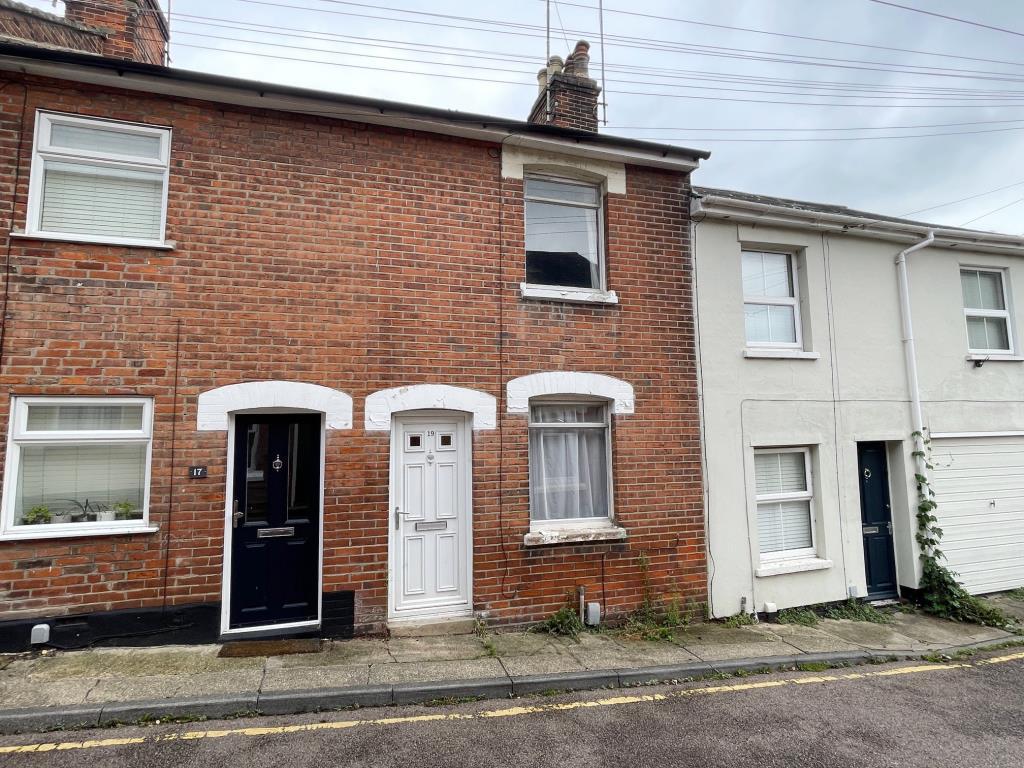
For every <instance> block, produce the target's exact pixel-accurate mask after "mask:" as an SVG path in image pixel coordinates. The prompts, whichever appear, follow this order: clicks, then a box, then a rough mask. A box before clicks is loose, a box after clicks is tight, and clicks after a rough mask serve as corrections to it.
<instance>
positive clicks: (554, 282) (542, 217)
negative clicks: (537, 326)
mask: <svg viewBox="0 0 1024 768" xmlns="http://www.w3.org/2000/svg"><path fill="white" fill-rule="evenodd" d="M525 184H526V201H525V209H526V283H527V284H528V285H551V286H565V287H570V288H591V289H595V290H603V289H604V244H603V242H602V240H603V238H602V229H603V227H602V218H603V217H602V207H603V206H602V203H603V200H602V193H601V187H600V186H599V185H596V184H587V183H585V182H578V181H568V180H565V179H556V178H551V177H546V176H527V177H526V178H525Z"/></svg>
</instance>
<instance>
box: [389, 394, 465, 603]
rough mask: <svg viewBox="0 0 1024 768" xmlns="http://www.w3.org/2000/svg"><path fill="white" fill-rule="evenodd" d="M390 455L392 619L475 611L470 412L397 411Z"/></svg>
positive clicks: (390, 588)
mask: <svg viewBox="0 0 1024 768" xmlns="http://www.w3.org/2000/svg"><path fill="white" fill-rule="evenodd" d="M391 434H392V454H391V510H390V515H389V517H390V520H389V525H390V528H391V546H390V550H391V552H390V561H391V579H390V585H389V590H388V591H389V593H390V598H389V603H390V605H389V611H388V614H389V618H391V619H402V618H409V619H416V620H422V619H431V618H448V617H457V616H467V615H470V614H471V613H472V609H473V604H472V595H471V586H470V585H471V578H472V566H471V561H472V540H473V532H472V527H471V515H470V510H471V509H472V505H471V501H470V490H471V487H472V486H471V483H472V455H471V445H470V434H471V433H470V430H469V426H468V419H467V417H465V416H463V415H462V414H457V413H453V412H450V411H447V412H446V411H434V412H429V413H424V412H418V413H407V414H396V416H395V421H394V424H393V425H392V432H391Z"/></svg>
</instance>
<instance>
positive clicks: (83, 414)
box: [25, 404, 145, 432]
mask: <svg viewBox="0 0 1024 768" xmlns="http://www.w3.org/2000/svg"><path fill="white" fill-rule="evenodd" d="M27 410H28V418H27V419H26V422H25V429H26V430H27V431H29V432H72V431H82V430H85V431H107V430H140V429H142V428H143V425H144V419H145V407H144V406H142V405H41V404H40V405H30V406H28V409H27Z"/></svg>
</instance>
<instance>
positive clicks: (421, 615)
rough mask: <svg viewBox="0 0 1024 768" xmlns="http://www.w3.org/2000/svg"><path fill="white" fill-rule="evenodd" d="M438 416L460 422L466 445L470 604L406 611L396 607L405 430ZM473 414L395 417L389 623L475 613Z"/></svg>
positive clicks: (403, 414) (390, 475) (431, 412)
mask: <svg viewBox="0 0 1024 768" xmlns="http://www.w3.org/2000/svg"><path fill="white" fill-rule="evenodd" d="M437 419H455V420H456V421H458V422H459V426H458V437H459V441H460V443H459V444H460V446H465V447H466V453H465V455H464V458H462V459H461V465H462V466H461V467H460V468H459V474H460V481H461V484H462V492H463V494H464V496H463V498H464V499H465V500H466V501H465V503H464V504H463V505H461V506H462V508H461V509H460V510H459V512H460V515H462V516H463V519H461V520H460V523H461V524H462V526H463V529H462V530H463V534H464V535H463V538H464V543H463V547H464V548H465V557H466V574H465V579H466V585H465V587H466V604H465V606H462V605H461V604H460V605H457V606H443V607H441V608H423V609H420V610H412V611H402V612H401V613H398V612H397V611H396V610H395V604H396V597H397V595H396V586H397V584H398V583H399V581H398V579H399V567H400V552H401V548H400V547H399V546H398V545H399V544H401V531H400V530H397V529H396V528H395V519H394V510H395V506H396V505H397V504H398V503H399V500H398V497H397V494H396V491H397V489H398V482H397V479H398V470H399V466H400V462H401V456H402V446H403V436H402V435H403V431H402V428H403V426H405V425H406V424H414V423H422V424H429V423H431V422H432V421H434V420H437ZM471 423H472V414H469V413H466V412H464V411H454V410H429V411H400V412H396V413H395V414H394V415H393V416H392V419H391V451H390V468H389V470H388V509H387V525H388V624H390V625H396V624H402V623H406V622H408V623H413V624H423V623H430V622H434V621H436V622H442V621H448V620H452V619H460V618H466V617H469V616H472V615H473V440H472V435H473V431H472V429H471V428H470V426H471Z"/></svg>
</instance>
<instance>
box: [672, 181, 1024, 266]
mask: <svg viewBox="0 0 1024 768" xmlns="http://www.w3.org/2000/svg"><path fill="white" fill-rule="evenodd" d="M693 191H694V195H693V198H692V200H691V205H690V213H691V215H692V216H693V217H694V218H695V219H699V217H703V218H711V219H718V220H728V221H737V222H742V223H749V224H763V225H769V226H776V227H783V228H786V227H789V228H794V229H812V230H816V231H827V232H833V233H836V234H842V235H849V236H851V237H866V238H871V239H876V240H888V241H893V242H900V243H903V242H915V241H917V240H920V239H921V238H923V237H925V236H926V235H927V234H928V232H934V233H935V246H936V247H946V248H957V249H960V250H977V251H986V252H989V253H1013V254H1020V255H1024V236H1019V235H1007V234H1002V233H999V232H982V231H979V230H973V229H958V228H956V227H943V226H941V225H937V224H927V223H925V222H916V221H910V220H899V219H893V218H887V217H884V216H881V214H879V218H874V217H873V215H872V214H870V213H867V212H863V211H853V210H850V211H849V212H846V213H843V212H837V211H826V210H815V209H808V208H799V207H795V206H791V205H785V204H781V203H782V201H781V200H779V201H778V202H761V201H756V200H750V199H743V198H738V197H734V196H732V194H729V195H726V194H722V193H723V192H725V193H729V192H731V191H730V190H715V189H708V188H704V187H694V190H693ZM735 194H740V195H742V194H743V193H735ZM791 202H802V201H791ZM808 205H814V204H813V203H808ZM698 223H699V221H698Z"/></svg>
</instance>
